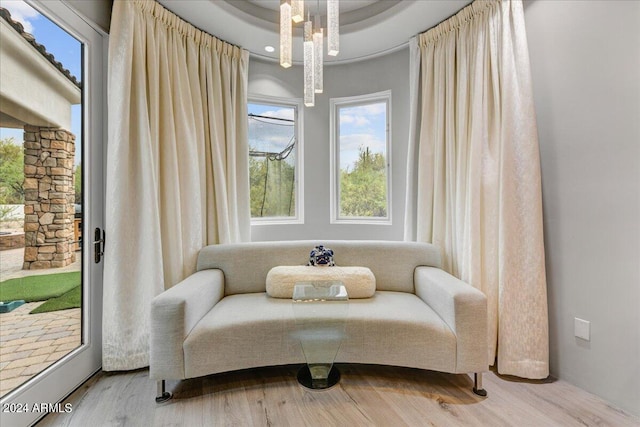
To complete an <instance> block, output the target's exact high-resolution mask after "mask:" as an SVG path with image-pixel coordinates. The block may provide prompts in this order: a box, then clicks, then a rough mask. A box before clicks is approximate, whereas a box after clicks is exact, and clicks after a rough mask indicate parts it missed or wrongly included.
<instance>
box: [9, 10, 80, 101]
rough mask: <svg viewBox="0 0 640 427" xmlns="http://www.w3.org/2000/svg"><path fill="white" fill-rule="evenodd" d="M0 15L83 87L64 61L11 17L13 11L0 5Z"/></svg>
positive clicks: (67, 75) (75, 83)
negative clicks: (64, 64) (65, 65)
mask: <svg viewBox="0 0 640 427" xmlns="http://www.w3.org/2000/svg"><path fill="white" fill-rule="evenodd" d="M0 16H1V17H2V18H3V19H4V20H5V21H7V23H8V24H9V25H10V26H11V27H12V28H13V29H14V30H16V31H17V32H18V34H20V35H21V36H22V38H24V39H25V40H26V41H27V42H28V43H29V44H30V45H31V46H33V48H34V49H35V50H37V51H38V52H39V53H40V54H41V55H42V56H44V58H45V59H46V60H47V61H49V62H50V63H51V64H52V65H53V66H54V67H56V68H57V69H58V71H60V72H61V73H62V75H64V76H65V77H66V78H67V79H69V80H70V81H71V82H72V83H73V84H74V85H76V86H78V87H79V88H81V87H82V83H80V82H79V81H78V79H76V77H75V76H74V75H73V74H71V72H70V71H69V70H67V69H66V68H64V66H63V65H62V63H60V61H57V60H56V58H55V57H54V56H53V54H51V53H49V52H47V48H46V47H45V46H44V45H42V44H40V43H38V42H37V41H36V38H35V37H33V35H31V34H29V33H27V32H26V31H25V30H24V27H23V26H22V24H21V23H20V22H17V21H14V20H13V19H12V18H11V13H9V11H8V10H7V9H5V8H3V7H0Z"/></svg>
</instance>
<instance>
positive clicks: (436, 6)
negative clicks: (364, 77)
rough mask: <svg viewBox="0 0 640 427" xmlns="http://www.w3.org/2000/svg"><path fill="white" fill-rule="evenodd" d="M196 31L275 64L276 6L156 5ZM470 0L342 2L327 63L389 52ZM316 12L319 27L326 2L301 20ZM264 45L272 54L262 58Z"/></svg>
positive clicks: (311, 3)
mask: <svg viewBox="0 0 640 427" xmlns="http://www.w3.org/2000/svg"><path fill="white" fill-rule="evenodd" d="M159 2H160V3H161V4H162V5H163V6H164V7H166V8H167V9H169V10H171V11H173V12H174V13H176V14H177V15H179V16H181V17H182V18H184V19H185V20H187V21H189V22H191V23H192V24H193V25H195V26H196V27H198V28H200V29H202V30H204V31H206V32H208V33H210V34H213V35H214V36H216V37H218V38H220V39H223V40H226V41H228V42H229V43H233V44H235V45H238V46H241V47H243V48H245V49H247V50H249V51H250V52H251V53H252V54H254V55H255V56H258V57H262V58H264V59H268V60H274V61H276V60H278V57H279V52H278V45H279V33H278V31H279V24H278V23H279V19H280V18H279V12H278V10H279V5H280V0H159ZM469 3H471V0H402V1H399V0H341V1H340V53H339V55H338V56H337V57H335V58H332V57H326V58H325V61H326V62H328V63H331V62H333V63H341V62H351V61H357V60H360V59H365V58H370V57H374V56H377V55H382V54H386V53H389V52H392V51H394V50H396V49H398V48H400V47H402V46H405V45H406V43H407V42H408V40H409V38H411V37H412V36H414V35H416V34H418V33H421V32H423V31H425V30H427V29H429V28H431V27H433V26H434V25H436V24H438V23H439V22H440V21H442V20H444V19H446V18H447V17H449V16H451V15H453V14H455V13H456V12H457V11H458V10H460V9H462V8H463V7H464V6H466V5H468V4H469ZM318 6H319V8H320V15H321V19H322V22H323V25H324V22H325V18H324V15H325V11H326V0H320V1H318V0H306V1H305V14H306V11H307V10H309V11H310V12H311V14H312V15H313V14H315V13H316V9H317V7H318ZM294 28H295V29H294V37H295V39H294V45H293V57H294V62H298V63H299V62H300V61H301V58H302V39H301V38H302V26H301V24H298V25H295V27H294ZM266 45H271V46H274V47H275V48H276V50H275V52H273V53H267V52H266V51H265V50H264V47H265V46H266Z"/></svg>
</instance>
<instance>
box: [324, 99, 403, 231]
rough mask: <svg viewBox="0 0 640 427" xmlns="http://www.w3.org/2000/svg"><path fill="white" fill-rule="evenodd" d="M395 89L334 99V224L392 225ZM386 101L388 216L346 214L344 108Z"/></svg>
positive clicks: (331, 120)
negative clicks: (342, 143) (342, 161)
mask: <svg viewBox="0 0 640 427" xmlns="http://www.w3.org/2000/svg"><path fill="white" fill-rule="evenodd" d="M391 100H392V98H391V90H386V91H382V92H375V93H370V94H366V95H357V96H348V97H340V98H331V99H330V112H329V116H330V133H331V137H330V139H331V141H330V164H331V165H330V167H331V173H330V176H331V179H330V180H331V182H330V185H329V187H330V210H331V213H330V224H367V225H371V224H378V225H392V223H393V221H392V206H391V201H392V199H393V198H392V187H391V165H392V161H391V135H392V134H391V117H392V115H391V104H392V102H391ZM380 102H384V103H385V104H386V106H387V111H386V121H387V127H386V128H387V131H386V144H385V147H386V163H387V169H386V172H387V215H386V216H385V217H344V216H341V215H340V110H341V109H342V108H344V107H358V106H362V105H368V104H374V103H380Z"/></svg>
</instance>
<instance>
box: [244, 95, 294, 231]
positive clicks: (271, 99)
mask: <svg viewBox="0 0 640 427" xmlns="http://www.w3.org/2000/svg"><path fill="white" fill-rule="evenodd" d="M247 103H249V104H266V105H274V106H283V107H294V108H295V109H296V130H295V132H296V142H297V147H296V169H295V192H294V194H295V200H296V210H295V215H294V216H287V217H268V218H264V217H263V218H251V225H252V226H253V225H260V226H261V225H278V224H304V190H303V189H304V170H303V165H304V161H303V160H304V141H303V140H304V131H303V130H304V126H303V123H304V108H303V103H302V98H281V97H277V96H266V95H252V94H249V95H248V96H247Z"/></svg>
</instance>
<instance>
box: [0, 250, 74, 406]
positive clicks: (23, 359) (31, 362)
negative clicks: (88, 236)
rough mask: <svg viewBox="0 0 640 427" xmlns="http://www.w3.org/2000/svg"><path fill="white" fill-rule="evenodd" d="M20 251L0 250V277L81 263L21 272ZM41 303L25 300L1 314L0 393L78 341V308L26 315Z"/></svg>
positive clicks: (41, 271)
mask: <svg viewBox="0 0 640 427" xmlns="http://www.w3.org/2000/svg"><path fill="white" fill-rule="evenodd" d="M21 251H24V249H13V250H9V251H2V252H0V279H1V280H7V279H9V278H14V277H23V276H26V275H31V274H34V273H35V274H51V273H62V272H64V271H73V270H74V269H75V270H80V265H79V264H80V263H79V262H76V264H74V265H73V266H68V267H66V268H57V269H47V270H35V271H34V270H31V271H24V270H21V269H20V268H19V267H17V264H18V263H21V262H22V257H21V256H20V255H21V254H20V252H21ZM78 255H79V254H78ZM78 258H80V257H79V256H78ZM78 261H79V260H78ZM43 303H44V301H39V302H31V303H27V304H24V305H22V306H20V307H18V308H16V309H15V310H13V311H12V312H10V313H2V314H0V396H4V395H5V394H6V393H8V392H10V391H11V390H13V389H15V388H16V387H18V386H19V385H21V384H23V383H25V382H26V381H28V380H29V379H30V378H32V377H34V376H35V375H37V374H38V373H39V372H41V371H43V370H44V369H46V368H47V367H49V366H51V365H52V364H53V363H55V362H56V361H57V360H59V359H60V358H61V357H63V356H65V355H66V354H68V353H70V352H71V351H72V350H74V349H75V348H77V347H78V346H79V345H80V343H81V337H80V333H81V316H82V314H81V313H82V311H81V309H79V308H74V309H69V310H60V311H52V312H49V313H39V314H29V312H30V311H31V310H33V309H34V308H36V307H38V306H39V305H41V304H43Z"/></svg>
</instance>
